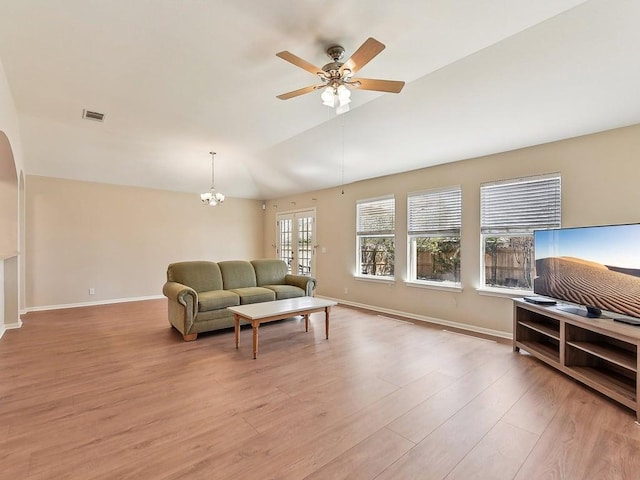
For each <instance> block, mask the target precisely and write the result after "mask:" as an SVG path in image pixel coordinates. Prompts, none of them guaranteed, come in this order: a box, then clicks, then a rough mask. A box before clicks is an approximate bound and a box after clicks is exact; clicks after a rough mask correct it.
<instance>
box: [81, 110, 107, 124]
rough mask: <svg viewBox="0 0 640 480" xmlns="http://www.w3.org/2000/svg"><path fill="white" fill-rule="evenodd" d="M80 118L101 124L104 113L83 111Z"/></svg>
mask: <svg viewBox="0 0 640 480" xmlns="http://www.w3.org/2000/svg"><path fill="white" fill-rule="evenodd" d="M82 118H86V119H88V120H95V121H97V122H102V121H103V120H104V113H98V112H92V111H91V110H87V109H83V110H82Z"/></svg>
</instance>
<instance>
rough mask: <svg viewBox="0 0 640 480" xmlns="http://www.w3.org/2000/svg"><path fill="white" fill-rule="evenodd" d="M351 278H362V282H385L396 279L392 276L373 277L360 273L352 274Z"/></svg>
mask: <svg viewBox="0 0 640 480" xmlns="http://www.w3.org/2000/svg"><path fill="white" fill-rule="evenodd" d="M353 278H354V279H355V280H362V281H364V282H373V283H387V284H392V283H396V279H395V278H393V277H374V276H369V277H365V276H362V275H354V276H353Z"/></svg>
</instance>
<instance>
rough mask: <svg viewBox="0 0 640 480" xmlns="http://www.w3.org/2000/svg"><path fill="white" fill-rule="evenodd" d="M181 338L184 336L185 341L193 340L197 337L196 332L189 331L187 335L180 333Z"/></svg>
mask: <svg viewBox="0 0 640 480" xmlns="http://www.w3.org/2000/svg"><path fill="white" fill-rule="evenodd" d="M182 338H184V341H185V342H193V341H194V340H195V339H196V338H198V334H197V333H190V334H188V335H182Z"/></svg>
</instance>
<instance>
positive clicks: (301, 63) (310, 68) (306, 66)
mask: <svg viewBox="0 0 640 480" xmlns="http://www.w3.org/2000/svg"><path fill="white" fill-rule="evenodd" d="M276 57H280V58H281V59H283V60H286V61H287V62H289V63H293V64H294V65H295V66H296V67H300V68H302V69H303V70H306V71H307V72H309V73H313V74H314V75H317V74H318V72H320V73H322V69H321V68H318V67H316V66H315V65H312V64H311V63H309V62H307V61H306V60H303V59H301V58H300V57H298V56H296V55H294V54H293V53H291V52H287V51H284V52H279V53H276Z"/></svg>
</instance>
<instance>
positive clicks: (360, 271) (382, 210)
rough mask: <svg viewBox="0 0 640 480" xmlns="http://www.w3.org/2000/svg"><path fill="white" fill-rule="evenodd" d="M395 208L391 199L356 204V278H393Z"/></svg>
mask: <svg viewBox="0 0 640 480" xmlns="http://www.w3.org/2000/svg"><path fill="white" fill-rule="evenodd" d="M395 228H396V204H395V198H394V197H393V196H389V197H382V198H375V199H369V200H359V201H358V202H357V203H356V237H357V249H358V251H357V255H356V258H357V259H358V265H357V272H356V274H357V275H358V276H372V277H386V278H393V276H394V270H395Z"/></svg>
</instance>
